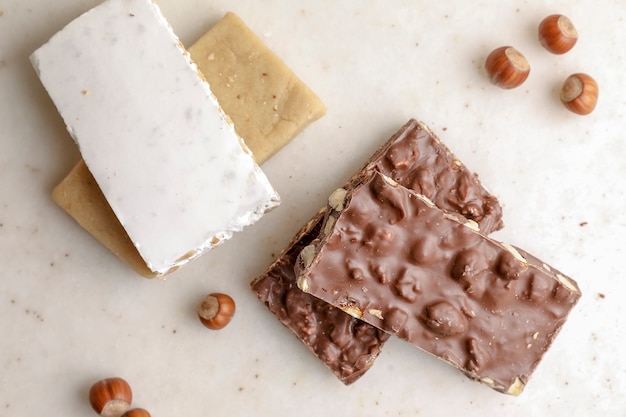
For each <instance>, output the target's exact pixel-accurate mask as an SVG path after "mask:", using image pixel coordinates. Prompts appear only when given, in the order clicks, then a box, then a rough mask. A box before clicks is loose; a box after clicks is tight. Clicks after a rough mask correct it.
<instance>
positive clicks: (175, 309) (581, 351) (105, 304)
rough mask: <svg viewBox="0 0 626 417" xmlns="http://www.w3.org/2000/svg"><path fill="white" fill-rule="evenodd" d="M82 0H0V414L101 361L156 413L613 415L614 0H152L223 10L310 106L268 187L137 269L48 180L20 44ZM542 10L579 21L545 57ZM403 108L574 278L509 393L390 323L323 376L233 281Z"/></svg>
mask: <svg viewBox="0 0 626 417" xmlns="http://www.w3.org/2000/svg"><path fill="white" fill-rule="evenodd" d="M98 3H99V2H98V1H94V0H85V1H82V2H74V1H69V0H59V1H56V2H54V3H51V2H38V1H34V0H19V1H18V0H4V1H2V2H0V92H1V94H0V144H1V145H2V147H1V149H2V151H1V152H0V262H1V263H2V265H3V268H2V274H1V279H0V416H2V417H14V416H20V417H23V416H26V417H29V416H33V417H34V416H40V415H45V414H47V413H49V412H50V410H54V412H55V414H59V415H91V413H92V411H91V410H90V408H89V404H88V402H87V399H86V397H87V393H88V390H89V386H90V385H91V383H92V382H94V381H95V380H97V379H100V378H103V377H108V376H122V377H124V378H126V379H127V380H128V381H129V382H130V384H131V385H132V387H133V389H134V393H135V400H134V405H136V406H139V407H143V408H146V409H148V410H149V411H151V413H152V414H153V415H155V416H157V415H189V416H201V415H209V414H210V415H219V416H223V415H250V414H251V413H254V415H257V416H277V415H278V416H281V415H284V416H287V415H293V414H296V413H297V414H298V415H299V416H302V417H305V416H317V415H320V414H325V415H344V416H345V415H361V416H398V415H416V414H418V415H425V416H426V415H428V416H438V415H453V414H460V413H462V414H463V415H464V416H485V415H488V414H491V413H494V412H497V413H498V414H501V415H507V416H527V415H546V414H549V415H551V416H557V417H560V416H570V415H580V414H583V413H586V414H590V413H593V415H606V416H619V415H622V414H623V410H625V409H626V398H625V397H624V395H623V393H624V392H626V359H625V358H624V356H623V353H622V352H621V351H622V350H623V348H622V343H621V341H622V335H623V334H624V332H625V331H626V321H625V319H624V302H623V300H622V298H623V297H624V296H625V293H626V284H625V281H624V277H623V275H624V274H623V272H622V270H621V266H620V265H621V262H622V261H621V260H622V259H623V258H624V249H623V247H624V245H623V241H624V237H623V235H624V234H625V233H626V212H625V211H624V209H623V207H624V205H625V204H624V203H625V202H626V197H625V193H624V185H623V180H622V178H624V177H625V176H626V162H625V161H624V160H625V158H626V144H625V142H624V137H623V130H624V129H623V125H624V123H625V121H626V110H625V109H626V106H625V105H624V104H625V102H626V99H625V98H624V92H623V86H624V85H626V62H625V61H624V59H625V57H626V53H625V52H623V48H622V45H623V43H624V41H625V40H626V25H625V24H624V18H625V17H626V5H624V4H622V3H619V2H615V1H608V0H602V1H600V2H595V3H590V2H583V1H569V2H567V1H547V2H521V1H520V2H514V1H507V2H499V3H498V4H495V3H494V2H479V3H476V2H474V3H469V2H464V1H457V0H454V1H448V2H439V3H437V4H434V2H425V1H400V0H396V1H387V2H377V3H370V2H368V3H367V4H365V3H364V2H358V1H332V2H331V1H304V2H289V3H287V2H282V1H274V0H267V1H263V2H261V3H260V2H258V1H248V0H241V1H238V2H235V3H233V2H228V1H223V0H215V1H211V2H207V1H200V0H185V1H180V0H179V1H174V0H160V1H158V3H159V6H160V7H161V9H162V11H163V14H164V15H165V16H166V17H167V18H168V19H169V21H170V23H171V24H172V26H173V28H174V30H175V31H176V33H177V34H178V35H179V36H180V37H181V39H182V41H183V42H184V43H185V44H188V45H189V44H191V43H193V42H194V41H195V39H197V38H198V37H199V36H200V35H201V34H202V33H204V32H205V31H206V30H207V29H208V28H209V27H210V26H211V25H212V24H213V23H215V22H216V21H217V20H218V19H219V18H220V17H221V16H222V15H223V14H224V13H225V12H226V11H228V10H231V11H233V12H235V13H237V14H238V15H239V16H240V17H241V18H242V19H243V20H244V21H245V22H246V24H248V25H249V26H250V27H251V28H252V29H253V30H254V31H255V32H256V33H257V34H258V35H259V36H260V37H261V39H262V40H263V41H264V42H265V43H266V44H267V45H268V46H269V47H270V48H272V50H274V52H276V53H277V54H278V55H279V56H280V57H281V58H282V59H283V60H284V61H285V63H287V64H288V65H289V66H290V67H291V68H292V69H293V70H294V72H295V73H296V74H297V75H298V76H299V77H300V78H301V79H302V80H303V81H305V82H306V83H307V84H308V85H309V86H310V87H311V88H312V89H313V90H314V91H315V92H316V93H317V94H318V95H319V96H320V98H321V99H322V100H323V101H324V103H325V104H326V105H327V107H328V113H327V115H326V116H325V117H324V118H322V119H320V120H319V121H317V122H316V123H315V124H313V125H311V126H310V127H309V128H308V129H307V130H305V131H304V133H303V134H302V135H300V136H299V137H298V138H296V139H295V140H294V141H293V142H292V143H290V144H289V145H288V146H286V147H285V148H284V149H282V150H281V151H280V152H279V153H278V154H276V155H275V156H274V157H272V159H271V160H269V161H267V162H266V163H265V164H263V169H264V171H265V173H266V174H267V175H268V177H269V179H270V180H271V181H272V183H273V185H274V186H275V188H276V189H277V191H278V193H279V194H280V195H281V197H282V201H283V202H282V205H281V206H280V207H279V208H278V209H276V210H275V211H273V212H271V213H270V214H268V215H267V216H266V217H264V218H263V219H262V220H261V221H260V222H259V223H257V224H255V225H254V226H252V227H251V228H249V229H248V230H247V231H246V232H245V233H241V234H239V235H237V236H235V237H234V238H233V239H232V240H231V241H229V242H227V243H225V244H224V245H222V246H221V247H219V248H217V249H215V250H214V251H212V252H210V253H207V254H205V255H203V256H202V257H201V258H200V259H198V260H196V261H194V262H192V263H190V264H189V265H187V266H186V267H185V268H183V269H181V270H179V271H177V272H176V273H174V274H172V275H171V276H170V277H169V278H168V280H166V281H160V280H146V279H144V278H141V277H139V276H138V275H136V274H135V273H134V272H133V271H132V270H131V269H129V268H128V267H127V266H126V265H125V264H123V263H121V262H120V261H119V260H118V259H117V258H115V256H113V255H112V254H110V253H109V252H108V251H107V250H106V249H104V248H103V247H102V246H101V245H100V244H98V243H97V242H96V241H95V240H94V239H93V238H92V237H91V236H89V235H87V234H86V233H85V232H84V231H83V229H81V228H80V227H79V226H78V225H77V224H76V223H75V222H74V221H73V220H72V219H71V218H69V216H67V215H66V214H65V213H64V212H63V211H62V210H61V209H59V208H58V207H57V206H56V205H55V204H54V203H53V202H52V200H51V199H50V191H51V189H52V187H53V186H54V185H56V184H57V183H58V182H59V181H60V180H61V179H62V178H63V176H64V175H65V174H66V173H67V172H68V171H69V170H70V169H71V167H73V166H74V164H75V163H76V162H77V161H78V159H79V158H80V156H79V154H78V151H77V149H76V147H75V145H74V144H73V142H72V140H71V138H70V137H69V136H68V135H67V132H66V131H65V128H64V126H63V123H62V121H61V118H60V117H59V116H58V114H57V112H56V110H55V108H54V106H53V104H52V102H51V101H50V100H49V98H48V96H47V94H46V93H45V91H44V89H43V87H42V86H41V84H40V83H39V81H38V79H37V77H36V75H35V73H34V71H33V70H32V67H31V66H30V63H29V61H28V56H29V55H30V53H32V52H33V51H34V50H35V49H36V48H37V47H38V46H40V45H41V44H43V43H44V42H45V41H46V40H47V39H48V38H49V37H50V36H52V35H53V34H54V33H55V32H56V31H58V30H60V29H61V28H62V27H63V26H64V25H65V24H67V23H68V22H69V21H70V20H71V19H73V18H75V17H77V16H78V15H79V14H80V13H82V12H84V11H86V10H88V9H89V8H90V7H92V6H95V5H96V4H98ZM556 12H560V13H564V14H566V15H568V16H569V17H570V18H571V19H572V20H573V22H574V23H575V24H576V25H577V27H578V30H579V33H580V40H579V42H578V44H577V45H576V46H575V47H574V49H573V50H572V51H571V52H569V53H568V54H566V55H562V56H556V55H552V54H550V53H548V52H547V51H545V50H544V49H543V48H542V47H541V46H540V44H539V42H538V41H537V39H536V27H537V25H538V24H539V22H540V21H541V19H542V18H543V17H545V16H547V15H548V14H551V13H556ZM505 44H510V45H514V46H516V47H517V48H518V49H519V50H520V51H521V52H522V53H524V54H525V55H526V57H527V58H528V60H529V61H530V65H531V68H532V69H531V74H530V77H529V78H528V80H527V81H526V83H525V84H524V85H523V86H521V87H520V88H518V89H516V90H510V91H505V90H501V89H498V88H496V87H494V86H492V85H490V84H489V83H488V81H487V80H486V78H485V76H484V74H483V73H482V70H481V63H482V61H483V60H484V58H485V57H486V56H487V54H488V53H489V52H490V51H491V50H492V49H494V48H496V47H498V46H501V45H505ZM573 72H587V73H589V74H591V75H593V76H594V77H595V78H596V79H597V81H598V83H599V85H600V101H599V103H598V107H597V108H596V110H595V112H594V113H592V114H591V115H589V116H586V117H580V116H576V115H574V114H572V113H569V112H568V111H566V110H565V109H563V108H562V106H561V104H560V103H559V101H558V88H559V86H560V84H561V83H562V81H563V80H564V79H565V78H566V77H567V76H568V75H569V74H570V73H573ZM411 117H415V118H418V119H420V120H422V121H424V122H425V123H426V124H428V125H429V126H430V127H431V128H432V129H433V131H434V132H435V133H436V134H438V135H439V136H440V137H441V139H442V140H443V141H444V142H445V144H446V145H447V146H448V147H449V148H450V149H451V150H452V151H453V152H454V153H455V154H456V155H457V156H458V157H459V159H460V160H462V161H463V162H464V163H465V164H466V165H467V166H468V168H469V169H471V170H473V171H476V172H477V173H478V174H479V176H480V179H481V181H482V182H483V184H484V185H485V186H487V187H488V188H489V189H490V191H491V192H493V193H494V194H495V195H496V196H497V197H498V198H499V199H500V201H501V203H502V205H503V210H504V222H505V228H504V229H503V230H501V231H498V232H496V233H495V234H494V237H496V238H497V239H500V240H504V241H506V242H510V243H512V244H514V245H516V246H519V247H521V248H523V249H525V250H528V251H529V252H531V253H533V254H535V255H537V256H538V257H540V258H541V259H543V260H545V261H546V262H547V263H549V264H550V265H553V266H554V267H556V268H558V269H560V270H561V271H562V272H563V273H565V274H567V275H570V276H572V277H573V278H574V279H576V280H577V282H578V284H579V285H580V287H581V290H582V292H583V297H582V299H581V300H580V302H579V303H578V305H577V306H576V308H575V309H574V311H573V312H572V314H571V316H570V319H569V321H568V323H567V325H566V326H564V328H563V330H562V332H561V333H560V335H559V337H558V338H557V340H556V341H555V343H554V344H553V346H552V348H551V350H550V351H549V352H548V354H547V355H546V356H545V357H544V359H543V361H542V362H541V364H540V365H539V367H538V368H537V370H536V372H535V373H534V375H533V378H532V379H531V381H530V383H529V384H528V386H527V387H526V389H525V391H524V393H523V394H522V395H521V396H520V397H518V398H514V397H508V396H505V395H502V394H499V393H496V392H494V391H493V390H491V389H489V388H488V387H485V386H482V385H481V384H478V383H475V382H473V381H469V380H467V379H466V378H465V377H464V376H463V375H460V374H459V373H457V372H456V371H455V370H454V369H452V367H449V366H447V365H446V364H445V363H442V362H441V361H439V360H437V359H435V358H432V357H430V356H428V355H426V354H423V353H422V352H420V351H418V350H416V349H414V348H413V347H411V346H410V345H408V344H407V343H405V342H402V341H400V340H396V339H392V340H390V341H389V342H388V343H387V344H386V346H385V348H384V350H383V352H382V354H381V355H380V357H379V358H378V360H377V361H376V364H375V366H374V367H373V368H372V369H371V370H370V371H369V372H368V373H367V374H366V375H365V376H364V377H363V378H362V379H360V380H359V381H358V382H357V383H355V384H353V385H351V386H349V387H344V386H343V385H342V384H341V383H340V382H339V381H338V380H337V379H336V378H335V377H334V376H333V375H332V374H331V373H330V372H329V371H328V370H327V369H326V368H325V367H324V366H323V365H321V364H320V363H319V362H318V361H317V360H316V358H315V357H314V356H313V355H311V353H310V352H309V351H307V349H306V348H304V347H303V346H302V344H301V343H300V342H299V341H298V340H297V339H295V338H294V337H293V335H291V334H290V333H289V332H288V331H287V330H286V329H284V328H283V326H282V325H281V324H280V323H279V322H278V321H277V320H276V319H275V318H274V317H273V316H272V315H271V314H269V313H268V312H267V309H266V308H265V307H264V306H263V305H262V304H261V303H260V302H259V301H258V300H257V298H256V296H255V295H254V294H253V293H252V292H251V291H250V288H249V283H250V280H251V279H252V278H253V277H255V276H257V275H258V274H260V273H261V272H263V270H265V268H267V266H269V264H270V263H271V261H272V260H273V259H274V258H275V256H276V255H277V254H278V253H279V252H280V250H282V248H283V247H284V246H285V245H286V244H287V243H288V241H289V239H290V238H291V237H292V235H293V234H294V233H295V232H296V231H297V230H298V229H299V228H300V227H301V226H302V224H303V223H304V222H305V221H307V220H308V219H309V218H310V217H311V216H312V215H313V214H314V213H315V212H316V211H317V210H318V209H319V207H321V206H322V205H323V204H324V202H325V201H326V198H327V196H328V195H329V194H330V193H331V192H332V191H333V190H334V189H335V188H337V187H338V186H340V185H341V184H343V183H344V182H345V181H346V180H347V179H348V178H349V177H350V176H351V175H352V174H353V173H354V172H355V171H356V170H357V169H359V168H360V167H361V166H362V164H363V163H364V162H365V160H366V159H367V158H368V157H369V156H370V155H371V154H372V153H373V152H374V151H375V150H376V149H377V148H378V147H379V146H380V145H381V144H382V143H383V141H384V140H386V139H387V138H388V137H389V136H390V135H391V134H392V133H393V132H395V131H396V130H397V129H398V128H399V127H400V126H401V125H402V124H403V123H404V122H406V120H408V119H409V118H411ZM212 291H220V292H227V293H229V294H230V295H232V296H233V297H234V299H235V301H236V302H237V313H236V315H235V317H234V319H233V321H232V322H231V324H230V325H229V326H228V327H227V328H225V329H224V330H221V331H219V332H211V331H209V330H207V329H205V328H204V327H203V326H202V325H201V324H200V323H199V321H198V319H197V318H196V316H195V309H196V307H197V305H198V303H199V302H200V300H201V298H202V296H203V295H204V294H205V293H207V292H212ZM329 410H330V411H329Z"/></svg>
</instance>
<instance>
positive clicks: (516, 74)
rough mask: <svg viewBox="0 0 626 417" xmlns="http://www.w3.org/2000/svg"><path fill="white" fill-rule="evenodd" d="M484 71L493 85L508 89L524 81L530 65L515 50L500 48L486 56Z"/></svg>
mask: <svg viewBox="0 0 626 417" xmlns="http://www.w3.org/2000/svg"><path fill="white" fill-rule="evenodd" d="M485 70H486V71H487V75H488V77H489V80H490V81H491V82H492V83H493V84H495V85H497V86H498V87H501V88H505V89H510V88H515V87H519V86H520V85H521V84H522V83H523V82H524V81H526V79H527V78H528V75H529V74H530V65H529V64H528V61H527V60H526V58H525V57H524V55H522V54H521V53H520V52H519V51H518V50H517V49H515V48H513V47H512V46H501V47H499V48H496V49H494V50H493V51H492V52H491V53H490V54H489V55H488V56H487V59H486V60H485Z"/></svg>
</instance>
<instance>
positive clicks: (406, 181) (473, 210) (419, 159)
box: [366, 119, 503, 234]
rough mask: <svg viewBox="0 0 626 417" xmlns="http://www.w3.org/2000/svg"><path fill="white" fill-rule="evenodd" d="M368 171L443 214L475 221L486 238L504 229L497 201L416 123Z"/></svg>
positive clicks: (411, 122)
mask: <svg viewBox="0 0 626 417" xmlns="http://www.w3.org/2000/svg"><path fill="white" fill-rule="evenodd" d="M366 168H368V169H375V170H377V171H379V172H382V173H383V174H385V175H387V176H389V177H391V178H392V179H393V180H394V181H396V182H397V183H399V184H401V185H403V186H405V187H407V188H411V189H412V190H414V191H415V192H417V193H419V194H423V195H425V196H426V197H427V198H429V199H430V200H431V201H432V202H433V203H435V205H436V206H437V207H439V208H440V209H442V210H445V211H450V212H457V213H460V214H461V215H463V216H464V217H466V218H468V219H471V220H474V221H475V222H477V223H478V224H479V226H480V230H481V231H482V232H484V233H485V234H489V233H491V232H494V231H496V230H499V229H501V228H502V226H503V224H502V208H501V207H500V203H499V202H498V200H497V199H496V197H494V196H493V195H492V194H490V193H489V192H488V191H487V190H486V189H485V188H484V187H483V186H482V184H481V183H480V181H479V180H478V177H477V176H476V175H475V174H472V173H471V172H470V171H469V170H468V169H467V167H465V165H464V164H463V163H461V161H459V160H458V159H457V157H456V156H454V154H452V152H450V150H449V149H448V148H447V147H446V146H445V145H444V144H443V143H441V141H440V140H439V138H437V136H435V134H434V133H432V132H431V131H430V130H429V129H428V128H427V127H426V126H424V125H423V124H421V123H420V122H418V121H416V120H414V119H411V120H409V122H407V123H406V124H405V125H404V127H403V128H402V129H400V131H398V132H397V133H396V134H395V135H394V136H393V137H392V138H391V139H390V140H389V141H387V143H385V145H384V146H383V147H381V148H380V149H379V150H378V151H377V152H376V153H375V154H374V155H373V156H372V158H371V159H370V162H369V163H368V164H367V166H366Z"/></svg>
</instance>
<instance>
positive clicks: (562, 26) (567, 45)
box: [538, 14, 578, 55]
mask: <svg viewBox="0 0 626 417" xmlns="http://www.w3.org/2000/svg"><path fill="white" fill-rule="evenodd" d="M538 32H539V42H540V43H541V45H542V46H543V47H544V48H545V49H546V50H548V51H550V52H552V53H553V54H558V55H560V54H564V53H566V52H568V51H569V50H570V49H572V48H573V47H574V45H576V42H577V41H578V31H577V30H576V27H574V24H573V23H572V21H571V20H570V19H569V18H568V17H567V16H563V15H560V14H553V15H550V16H548V17H546V18H545V19H543V20H542V21H541V23H540V24H539V31H538Z"/></svg>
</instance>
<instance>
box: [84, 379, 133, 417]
mask: <svg viewBox="0 0 626 417" xmlns="http://www.w3.org/2000/svg"><path fill="white" fill-rule="evenodd" d="M132 399H133V393H132V391H131V389H130V385H128V382H126V381H125V380H124V379H122V378H107V379H103V380H101V381H98V382H96V383H95V384H93V385H92V386H91V389H90V390H89V403H90V404H91V407H92V408H93V409H94V410H95V412H96V413H98V414H100V415H101V416H103V417H120V416H121V415H122V414H123V413H124V412H125V411H126V410H128V408H129V407H130V403H131V402H132Z"/></svg>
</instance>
